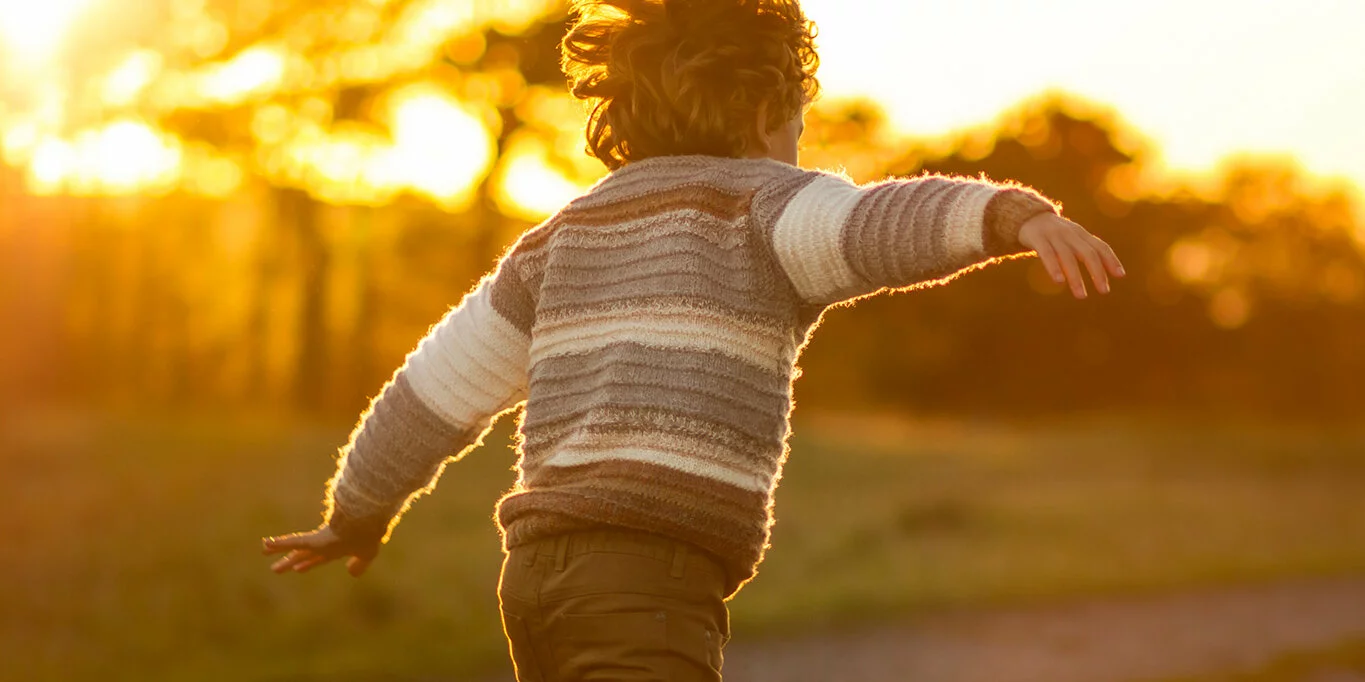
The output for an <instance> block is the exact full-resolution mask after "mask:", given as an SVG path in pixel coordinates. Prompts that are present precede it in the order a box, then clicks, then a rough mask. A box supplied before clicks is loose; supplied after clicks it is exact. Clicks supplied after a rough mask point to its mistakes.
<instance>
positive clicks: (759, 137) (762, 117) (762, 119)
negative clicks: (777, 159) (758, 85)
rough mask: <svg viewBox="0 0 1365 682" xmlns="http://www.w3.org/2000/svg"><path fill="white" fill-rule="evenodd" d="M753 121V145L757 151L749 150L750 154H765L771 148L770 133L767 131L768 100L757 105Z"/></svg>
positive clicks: (771, 136)
mask: <svg viewBox="0 0 1365 682" xmlns="http://www.w3.org/2000/svg"><path fill="white" fill-rule="evenodd" d="M755 113H756V117H755V119H754V127H753V132H754V137H753V140H754V143H755V146H757V147H758V148H757V149H751V150H749V151H750V153H757V154H760V155H761V154H767V153H768V151H769V150H771V149H772V148H773V141H772V138H773V135H772V131H771V130H768V100H766V99H765V100H763V101H762V102H759V103H758V110H757V112H755Z"/></svg>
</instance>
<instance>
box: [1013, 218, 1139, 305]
mask: <svg viewBox="0 0 1365 682" xmlns="http://www.w3.org/2000/svg"><path fill="white" fill-rule="evenodd" d="M1035 234H1036V235H1037V238H1034V239H1033V240H1032V241H1033V242H1034V251H1037V253H1038V258H1039V260H1040V261H1042V263H1043V267H1044V268H1045V269H1046V270H1047V273H1048V275H1049V276H1051V277H1052V280H1053V281H1054V282H1057V283H1058V284H1062V283H1065V284H1066V285H1067V287H1068V288H1069V289H1070V290H1071V294H1072V295H1073V296H1075V297H1076V298H1078V299H1083V298H1086V297H1087V296H1088V292H1087V291H1086V286H1085V273H1087V272H1088V273H1089V274H1090V279H1091V280H1092V281H1094V283H1095V289H1096V290H1097V291H1099V292H1100V293H1101V294H1107V293H1109V291H1110V283H1109V278H1110V276H1113V277H1122V276H1124V274H1125V273H1124V270H1123V264H1122V263H1121V262H1119V259H1118V256H1116V255H1114V250H1113V249H1111V248H1110V247H1109V245H1108V244H1106V243H1104V241H1103V240H1101V239H1099V238H1098V237H1095V236H1094V235H1092V234H1090V233H1089V232H1087V231H1086V230H1085V228H1083V227H1081V226H1080V225H1077V224H1076V223H1073V222H1071V221H1069V220H1066V219H1065V218H1059V219H1057V220H1055V221H1054V222H1053V223H1051V224H1049V225H1046V226H1045V228H1041V229H1039V230H1038V231H1036V232H1035Z"/></svg>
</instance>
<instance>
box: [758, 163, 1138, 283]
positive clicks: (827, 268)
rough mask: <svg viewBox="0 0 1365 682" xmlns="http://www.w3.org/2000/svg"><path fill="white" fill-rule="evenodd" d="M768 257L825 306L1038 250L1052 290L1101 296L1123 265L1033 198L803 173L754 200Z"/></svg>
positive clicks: (998, 190) (926, 181) (947, 182)
mask: <svg viewBox="0 0 1365 682" xmlns="http://www.w3.org/2000/svg"><path fill="white" fill-rule="evenodd" d="M757 201H758V203H759V204H760V205H761V206H765V207H767V208H768V210H769V218H768V220H767V221H766V222H767V224H768V229H769V230H770V235H769V236H770V239H771V241H772V245H773V250H774V252H775V253H776V255H777V259H778V261H779V263H780V264H781V266H782V268H783V270H785V271H786V273H787V276H788V277H789V278H790V280H791V282H792V285H793V286H794V287H795V288H796V291H797V293H798V294H799V295H800V296H801V297H802V299H804V300H805V301H806V302H808V303H811V304H832V303H837V302H840V301H845V300H848V299H852V298H857V297H859V296H864V295H867V294H870V293H873V292H876V291H880V290H882V289H886V288H892V289H901V288H907V287H920V286H929V285H932V284H938V283H942V282H946V281H948V280H950V279H952V278H954V277H956V276H957V275H958V274H961V273H962V272H964V271H967V270H971V269H975V268H977V267H980V266H982V265H984V264H987V263H990V262H993V261H994V260H995V259H998V258H1002V257H1008V256H1013V255H1018V254H1024V253H1027V252H1029V251H1036V252H1037V254H1038V256H1039V257H1040V258H1041V259H1042V261H1043V265H1044V266H1045V267H1046V268H1047V270H1048V273H1049V274H1050V275H1051V276H1052V277H1053V279H1054V280H1056V281H1057V282H1059V283H1061V282H1064V281H1065V282H1067V283H1069V285H1070V288H1071V291H1072V293H1073V294H1074V295H1075V296H1076V297H1077V298H1084V297H1085V295H1086V289H1085V282H1084V279H1083V275H1082V274H1081V273H1082V268H1084V270H1086V271H1088V272H1089V273H1090V276H1091V278H1092V279H1093V280H1094V281H1095V285H1096V288H1097V289H1099V290H1100V292H1101V293H1108V291H1109V280H1108V278H1109V276H1110V275H1113V276H1115V277H1122V276H1123V266H1122V265H1121V264H1120V263H1119V260H1118V258H1117V257H1116V256H1115V255H1114V252H1113V251H1112V250H1111V249H1110V248H1109V246H1108V245H1107V244H1105V243H1104V242H1103V241H1101V240H1100V239H1098V238H1097V237H1095V236H1093V235H1091V234H1090V233H1088V232H1086V231H1085V229H1084V228H1082V227H1081V226H1080V225H1077V224H1076V223H1073V222H1071V221H1070V220H1067V219H1065V218H1062V217H1061V216H1060V215H1059V213H1058V210H1057V208H1056V206H1054V205H1053V204H1052V202H1050V201H1048V200H1046V199H1044V198H1043V197H1042V196H1040V195H1039V194H1037V193H1036V192H1033V191H1032V190H1029V189H1025V188H1021V187H1015V186H1007V185H1000V184H995V183H991V182H987V181H982V180H972V179H966V178H951V177H943V176H936V175H928V176H922V177H918V178H914V179H909V180H888V181H884V182H880V183H876V184H872V185H867V186H863V187H859V186H856V185H853V184H852V183H850V182H848V181H847V180H845V179H844V178H841V177H838V176H834V175H829V174H825V173H806V174H803V177H800V178H794V179H793V181H791V182H780V183H774V185H773V186H770V187H769V188H766V189H765V190H764V191H763V192H761V193H760V196H759V197H757Z"/></svg>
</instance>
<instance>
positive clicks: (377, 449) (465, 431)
mask: <svg viewBox="0 0 1365 682" xmlns="http://www.w3.org/2000/svg"><path fill="white" fill-rule="evenodd" d="M510 259H511V257H510V256H509V257H508V259H505V260H504V261H503V263H502V265H501V266H500V267H499V269H498V271H497V272H496V273H494V274H493V275H491V276H489V277H486V278H484V280H483V281H482V282H480V283H479V285H478V286H477V287H476V288H475V289H474V291H472V292H471V293H470V294H468V295H467V296H465V298H464V300H463V301H462V302H461V303H460V305H459V306H457V307H455V308H454V309H452V310H451V311H450V312H449V313H447V314H446V316H445V317H444V318H443V319H442V320H441V321H440V323H438V324H437V325H436V326H435V327H433V328H432V329H431V331H430V332H429V333H428V334H427V336H426V337H425V338H423V339H422V341H421V343H419V344H418V346H417V349H416V350H414V351H413V352H412V353H410V354H409V355H408V357H407V361H406V362H405V363H404V364H403V366H402V367H401V368H399V370H398V371H397V372H395V373H394V375H393V378H392V379H391V380H390V381H389V382H388V383H387V384H385V386H384V389H383V390H382V391H381V392H380V394H379V397H377V398H375V399H374V401H373V402H371V403H370V407H369V409H368V410H367V411H366V412H365V414H364V415H363V416H362V417H361V420H360V424H359V425H358V426H357V427H356V429H355V431H354V432H353V433H352V434H351V439H350V442H349V443H348V444H347V445H346V446H345V447H344V448H343V449H342V456H341V458H340V460H339V462H338V465H337V473H336V475H335V476H333V478H332V480H331V481H329V483H328V488H327V497H326V504H327V509H326V517H325V522H324V523H323V525H322V526H321V527H319V528H317V529H316V530H312V531H308V532H304V533H295V534H292V535H287V536H283V537H279V538H267V539H265V540H264V542H263V547H264V551H265V553H266V554H276V553H280V552H286V554H285V556H284V557H283V558H281V559H279V560H278V561H276V562H275V563H274V565H273V566H272V569H273V570H274V571H275V572H277V573H283V572H285V571H290V570H293V571H298V572H302V571H306V570H308V569H310V568H313V567H314V566H318V565H320V564H324V563H327V562H328V561H331V560H333V559H339V558H343V557H349V560H348V562H347V567H348V569H349V570H350V572H351V574H352V575H360V574H361V573H363V572H364V571H365V569H366V568H367V567H368V566H369V564H370V562H371V561H372V560H373V559H374V556H375V554H376V553H377V552H378V550H379V546H380V544H381V543H382V542H383V540H384V538H385V537H386V536H387V534H388V532H389V530H390V528H392V527H393V526H394V525H396V524H397V521H398V518H399V517H400V516H401V515H402V513H403V511H404V510H405V509H406V508H407V506H408V505H409V504H410V503H411V501H412V500H413V499H414V498H416V497H418V496H419V495H421V494H422V493H424V492H426V491H428V490H430V488H431V487H432V486H434V485H435V482H436V479H437V478H438V477H439V476H440V473H441V469H442V468H443V467H444V466H445V463H446V462H447V461H450V460H452V459H458V458H459V457H461V456H463V455H464V453H465V452H467V451H468V450H470V449H472V447H473V446H474V445H476V444H477V443H478V442H479V440H480V439H481V438H482V437H483V435H484V433H486V432H487V430H488V428H489V423H490V420H491V419H492V417H493V416H495V415H497V414H498V413H500V412H502V411H504V410H507V409H508V408H511V407H513V406H515V405H517V404H518V403H519V402H521V400H522V399H524V398H525V394H526V387H527V363H528V355H529V347H530V320H531V310H532V304H531V303H530V299H529V297H528V296H527V294H526V290H525V288H524V286H523V285H522V282H521V281H520V278H519V277H518V276H517V274H516V272H515V267H513V264H512V263H511V262H510Z"/></svg>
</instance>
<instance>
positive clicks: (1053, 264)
mask: <svg viewBox="0 0 1365 682" xmlns="http://www.w3.org/2000/svg"><path fill="white" fill-rule="evenodd" d="M1034 251H1037V252H1038V260H1040V261H1042V263H1043V269H1044V270H1047V274H1048V276H1049V277H1051V278H1052V281H1054V282H1056V283H1058V284H1061V283H1062V282H1064V281H1066V273H1064V272H1062V266H1061V264H1060V263H1058V261H1057V251H1056V249H1053V248H1052V245H1051V244H1048V243H1047V242H1043V243H1040V244H1038V246H1037V247H1036V248H1035V249H1034Z"/></svg>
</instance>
